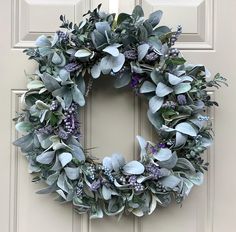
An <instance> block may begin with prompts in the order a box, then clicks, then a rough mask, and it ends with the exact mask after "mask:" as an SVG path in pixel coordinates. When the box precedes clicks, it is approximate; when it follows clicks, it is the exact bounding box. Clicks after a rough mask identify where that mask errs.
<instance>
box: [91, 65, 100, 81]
mask: <svg viewBox="0 0 236 232" xmlns="http://www.w3.org/2000/svg"><path fill="white" fill-rule="evenodd" d="M91 75H92V77H93V78H94V79H97V78H98V77H100V75H101V67H100V63H96V64H94V65H93V67H92V68H91Z"/></svg>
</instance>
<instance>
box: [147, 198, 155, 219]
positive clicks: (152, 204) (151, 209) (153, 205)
mask: <svg viewBox="0 0 236 232" xmlns="http://www.w3.org/2000/svg"><path fill="white" fill-rule="evenodd" d="M156 207H157V200H156V197H155V196H154V194H152V201H151V204H150V210H149V212H148V215H150V214H152V213H153V211H154V210H155V209H156Z"/></svg>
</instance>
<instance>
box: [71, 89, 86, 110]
mask: <svg viewBox="0 0 236 232" xmlns="http://www.w3.org/2000/svg"><path fill="white" fill-rule="evenodd" d="M72 96H73V100H74V102H76V103H78V104H79V105H80V106H84V105H85V99H84V95H83V94H82V93H81V91H80V90H79V89H78V88H77V86H76V85H74V88H73V89H72Z"/></svg>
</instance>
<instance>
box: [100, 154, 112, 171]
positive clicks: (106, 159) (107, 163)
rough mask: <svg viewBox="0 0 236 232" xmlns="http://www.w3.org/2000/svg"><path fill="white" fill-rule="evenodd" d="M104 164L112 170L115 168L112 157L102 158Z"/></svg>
mask: <svg viewBox="0 0 236 232" xmlns="http://www.w3.org/2000/svg"><path fill="white" fill-rule="evenodd" d="M102 165H103V166H104V167H106V168H108V169H109V170H111V171H112V170H113V167H112V161H111V157H104V158H103V160H102Z"/></svg>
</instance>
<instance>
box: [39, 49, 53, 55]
mask: <svg viewBox="0 0 236 232" xmlns="http://www.w3.org/2000/svg"><path fill="white" fill-rule="evenodd" d="M38 50H39V54H40V55H41V56H42V57H44V56H47V55H49V54H51V53H52V52H53V51H52V49H51V48H50V47H39V49H38Z"/></svg>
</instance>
